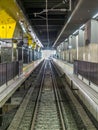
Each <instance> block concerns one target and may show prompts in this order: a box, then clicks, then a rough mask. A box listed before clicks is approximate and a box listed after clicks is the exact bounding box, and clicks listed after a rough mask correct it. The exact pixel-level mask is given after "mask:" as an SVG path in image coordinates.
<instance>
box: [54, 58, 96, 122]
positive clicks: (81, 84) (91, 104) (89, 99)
mask: <svg viewBox="0 0 98 130" xmlns="http://www.w3.org/2000/svg"><path fill="white" fill-rule="evenodd" d="M53 61H54V63H55V64H56V65H57V67H58V68H59V69H60V70H61V71H62V72H64V73H65V77H66V80H67V81H68V83H69V84H70V86H71V89H72V91H73V92H75V93H76V94H77V95H78V96H79V98H80V99H81V101H82V102H83V104H84V105H85V106H86V107H87V109H88V110H89V111H90V112H91V114H92V115H93V116H94V117H95V119H96V120H97V121H98V90H97V87H98V86H96V85H94V84H93V83H91V84H90V85H88V80H86V79H83V80H82V77H81V76H77V75H75V74H74V73H73V65H72V64H69V63H67V62H65V61H61V60H58V59H53Z"/></svg>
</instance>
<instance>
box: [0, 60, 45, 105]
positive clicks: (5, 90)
mask: <svg viewBox="0 0 98 130" xmlns="http://www.w3.org/2000/svg"><path fill="white" fill-rule="evenodd" d="M42 60H43V59H41V60H37V61H34V62H32V63H30V64H28V65H25V67H24V68H23V74H21V75H20V76H19V77H18V76H17V77H16V78H15V79H14V80H11V81H9V82H8V85H3V86H1V87H0V107H2V106H3V105H4V104H5V102H6V101H7V100H8V99H9V98H10V97H11V95H12V94H13V93H14V92H15V91H16V90H17V88H19V87H20V85H21V84H22V83H23V82H24V81H25V79H26V78H27V77H28V76H29V75H30V73H31V72H33V70H34V69H35V68H36V67H37V66H38V65H39V64H40V63H41V61H42Z"/></svg>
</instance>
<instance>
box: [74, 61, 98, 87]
mask: <svg viewBox="0 0 98 130" xmlns="http://www.w3.org/2000/svg"><path fill="white" fill-rule="evenodd" d="M74 73H75V74H76V75H81V76H82V78H83V77H84V78H86V79H87V80H89V82H93V83H94V84H96V85H98V63H93V62H87V61H79V60H75V61H74Z"/></svg>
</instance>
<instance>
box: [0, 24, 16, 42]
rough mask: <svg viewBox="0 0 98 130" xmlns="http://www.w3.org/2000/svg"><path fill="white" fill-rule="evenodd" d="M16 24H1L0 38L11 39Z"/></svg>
mask: <svg viewBox="0 0 98 130" xmlns="http://www.w3.org/2000/svg"><path fill="white" fill-rule="evenodd" d="M15 26H16V22H15V23H10V24H2V25H0V38H4V39H6V38H8V39H10V38H13V34H14V30H15Z"/></svg>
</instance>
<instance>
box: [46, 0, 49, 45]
mask: <svg viewBox="0 0 98 130" xmlns="http://www.w3.org/2000/svg"><path fill="white" fill-rule="evenodd" d="M46 29H47V42H48V44H47V47H49V44H50V39H49V24H48V0H46Z"/></svg>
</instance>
